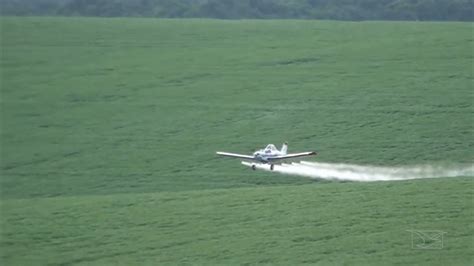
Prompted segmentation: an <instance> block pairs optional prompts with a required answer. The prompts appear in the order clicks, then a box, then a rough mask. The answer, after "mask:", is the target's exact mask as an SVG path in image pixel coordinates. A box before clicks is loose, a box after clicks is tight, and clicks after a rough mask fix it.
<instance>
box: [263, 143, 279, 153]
mask: <svg viewBox="0 0 474 266" xmlns="http://www.w3.org/2000/svg"><path fill="white" fill-rule="evenodd" d="M276 150H277V148H276V147H275V145H273V144H268V145H267V147H265V151H272V152H273V151H276Z"/></svg>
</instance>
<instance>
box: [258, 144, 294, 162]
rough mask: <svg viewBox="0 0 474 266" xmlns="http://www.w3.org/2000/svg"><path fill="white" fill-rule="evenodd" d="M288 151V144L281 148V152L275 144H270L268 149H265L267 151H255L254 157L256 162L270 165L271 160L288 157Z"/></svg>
mask: <svg viewBox="0 0 474 266" xmlns="http://www.w3.org/2000/svg"><path fill="white" fill-rule="evenodd" d="M287 149H288V145H287V144H286V143H285V144H283V146H282V147H281V150H278V149H277V148H276V147H275V145H273V144H268V145H267V147H265V149H261V150H258V151H255V152H254V153H253V156H254V157H255V160H256V161H259V162H262V163H269V158H274V157H278V156H283V155H286V151H287Z"/></svg>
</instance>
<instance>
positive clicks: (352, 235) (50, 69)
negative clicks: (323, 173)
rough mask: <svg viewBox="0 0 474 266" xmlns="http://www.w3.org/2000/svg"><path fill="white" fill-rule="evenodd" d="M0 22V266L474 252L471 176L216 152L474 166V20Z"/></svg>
mask: <svg viewBox="0 0 474 266" xmlns="http://www.w3.org/2000/svg"><path fill="white" fill-rule="evenodd" d="M0 22H1V36H0V37H1V42H0V44H1V65H0V67H1V106H0V107H1V112H0V118H1V180H0V181H1V183H0V187H1V217H2V218H1V222H2V235H1V242H0V243H1V246H0V250H1V253H2V260H3V262H4V263H3V264H5V265H24V264H32V265H37V264H81V263H82V264H98V265H103V264H105V263H113V264H115V263H119V264H137V263H143V262H146V263H150V264H155V263H169V264H176V263H190V264H193V263H198V264H215V263H218V264H234V263H235V264H240V263H249V264H255V263H272V264H286V265H291V264H300V263H320V264H331V263H332V264H342V263H347V264H380V261H383V262H386V263H388V264H412V263H414V264H427V265H428V264H429V265H433V264H440V265H445V264H448V263H449V264H453V265H466V264H471V263H472V262H473V252H472V250H474V246H473V241H472V235H473V233H474V232H473V229H474V228H473V224H472V218H473V210H474V209H473V204H472V188H473V186H472V178H470V177H460V178H449V179H439V180H434V179H430V180H413V181H403V182H375V183H337V182H320V181H314V180H310V179H307V178H301V177H297V176H284V175H277V174H272V173H267V172H252V171H248V170H247V169H245V168H243V167H242V166H241V165H240V164H239V161H235V160H227V159H220V158H217V157H216V156H215V154H214V152H215V151H216V150H228V151H234V152H241V153H248V152H251V151H253V150H254V149H256V148H260V146H264V145H266V144H267V143H275V144H280V143H281V142H283V141H289V143H290V151H291V150H293V151H298V150H306V149H316V150H318V151H319V152H320V156H319V157H318V161H322V162H344V163H356V164H373V165H388V166H400V165H416V164H430V165H439V164H443V165H444V164H468V163H472V162H473V161H474V138H473V129H474V127H473V126H474V123H473V122H474V116H473V111H474V110H473V106H472V103H473V100H474V97H473V89H472V80H473V79H472V78H473V65H472V62H473V61H472V60H473V53H472V47H473V46H472V45H473V44H472V39H473V38H472V24H470V23H433V22H431V23H420V22H356V23H351V22H327V21H291V20H284V21H283V20H282V21H277V20H275V21H252V20H248V21H247V20H243V21H219V20H157V19H98V18H5V17H4V18H1V20H0ZM407 230H441V231H445V232H447V234H446V235H445V243H444V244H445V245H444V248H443V249H441V250H419V249H412V247H411V235H410V232H408V231H407Z"/></svg>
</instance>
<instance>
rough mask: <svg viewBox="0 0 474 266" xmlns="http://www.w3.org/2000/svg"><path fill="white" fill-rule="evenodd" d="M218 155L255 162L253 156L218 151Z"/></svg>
mask: <svg viewBox="0 0 474 266" xmlns="http://www.w3.org/2000/svg"><path fill="white" fill-rule="evenodd" d="M216 154H218V155H222V156H227V157H233V158H241V159H249V160H254V159H255V158H254V157H253V156H251V155H244V154H237V153H230V152H222V151H218V152H216Z"/></svg>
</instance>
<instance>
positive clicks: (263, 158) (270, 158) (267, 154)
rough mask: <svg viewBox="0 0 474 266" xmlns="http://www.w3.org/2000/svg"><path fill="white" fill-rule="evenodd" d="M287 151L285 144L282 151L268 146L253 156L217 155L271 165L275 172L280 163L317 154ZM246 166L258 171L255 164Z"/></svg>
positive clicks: (228, 153)
mask: <svg viewBox="0 0 474 266" xmlns="http://www.w3.org/2000/svg"><path fill="white" fill-rule="evenodd" d="M287 151H288V143H286V142H285V143H283V146H281V150H278V149H277V148H276V147H275V145H273V144H268V145H267V147H265V149H263V150H258V151H256V152H254V153H253V155H244V154H237V153H230V152H221V151H218V152H216V153H217V154H218V155H221V156H227V157H234V158H241V159H247V160H250V161H252V162H257V163H262V164H270V170H273V168H274V164H275V163H278V162H280V161H284V160H287V159H292V158H297V157H305V156H311V155H316V154H317V153H316V152H315V151H308V152H299V153H287ZM242 163H244V162H242ZM246 165H250V166H251V167H252V169H253V170H255V169H257V168H256V165H255V163H251V164H248V163H247V164H246Z"/></svg>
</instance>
